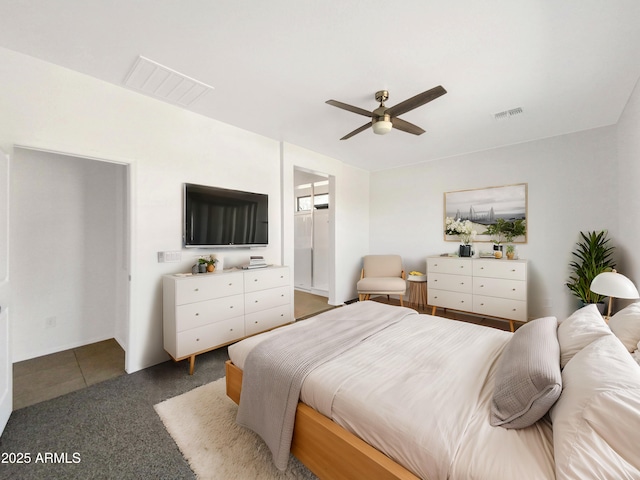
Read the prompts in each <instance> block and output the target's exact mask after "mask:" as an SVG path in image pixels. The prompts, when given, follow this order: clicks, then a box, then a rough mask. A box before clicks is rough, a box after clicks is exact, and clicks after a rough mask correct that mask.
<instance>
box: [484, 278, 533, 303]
mask: <svg viewBox="0 0 640 480" xmlns="http://www.w3.org/2000/svg"><path fill="white" fill-rule="evenodd" d="M473 294H474V295H485V296H489V297H503V298H508V299H511V300H526V299H527V283H526V282H524V281H520V280H504V279H502V278H489V277H487V278H483V277H474V278H473Z"/></svg>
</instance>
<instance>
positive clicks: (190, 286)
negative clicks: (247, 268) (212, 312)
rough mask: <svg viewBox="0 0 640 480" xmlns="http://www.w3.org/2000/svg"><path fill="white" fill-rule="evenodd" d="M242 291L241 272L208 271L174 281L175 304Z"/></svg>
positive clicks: (199, 300)
mask: <svg viewBox="0 0 640 480" xmlns="http://www.w3.org/2000/svg"><path fill="white" fill-rule="evenodd" d="M241 293H242V273H241V272H238V273H218V274H216V273H209V274H202V275H194V276H193V277H185V278H182V279H180V280H178V281H176V298H175V302H176V305H184V304H186V303H193V302H201V301H203V300H211V299H214V298H220V297H226V296H228V295H238V294H241Z"/></svg>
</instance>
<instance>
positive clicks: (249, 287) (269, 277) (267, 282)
mask: <svg viewBox="0 0 640 480" xmlns="http://www.w3.org/2000/svg"><path fill="white" fill-rule="evenodd" d="M285 285H289V269H288V268H265V269H255V270H249V271H247V272H245V274H244V291H245V293H248V292H255V291H258V290H264V289H266V288H275V287H283V286H285Z"/></svg>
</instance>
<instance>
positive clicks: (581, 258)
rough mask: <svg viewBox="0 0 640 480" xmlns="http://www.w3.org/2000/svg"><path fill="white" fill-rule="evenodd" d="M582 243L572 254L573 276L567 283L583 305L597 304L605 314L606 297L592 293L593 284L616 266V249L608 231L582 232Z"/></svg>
mask: <svg viewBox="0 0 640 480" xmlns="http://www.w3.org/2000/svg"><path fill="white" fill-rule="evenodd" d="M580 237H581V238H582V241H579V242H577V243H576V249H575V250H574V251H573V252H571V254H572V255H573V261H571V262H570V263H569V267H571V270H572V274H571V276H570V277H569V281H568V282H567V283H566V285H567V287H568V288H569V290H571V292H572V293H573V294H574V295H575V296H576V297H578V299H580V301H581V303H582V304H583V305H588V304H589V303H595V304H597V305H598V310H600V312H601V313H604V307H605V305H604V298H605V297H604V295H599V294H597V293H594V292H592V291H591V282H592V281H593V279H594V278H595V277H596V276H597V275H599V274H600V273H602V272H610V271H612V270H613V269H614V268H615V266H616V264H615V262H614V261H613V253H614V250H615V247H614V246H613V245H611V243H610V240H609V238H607V231H606V230H601V231H600V232H587V233H584V232H580Z"/></svg>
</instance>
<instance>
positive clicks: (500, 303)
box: [473, 295, 527, 322]
mask: <svg viewBox="0 0 640 480" xmlns="http://www.w3.org/2000/svg"><path fill="white" fill-rule="evenodd" d="M473 311H474V312H476V313H479V314H482V315H490V316H492V317H501V318H507V319H509V320H518V321H520V322H526V321H527V302H524V301H521V300H510V299H507V298H496V297H485V296H482V295H476V296H474V297H473Z"/></svg>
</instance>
